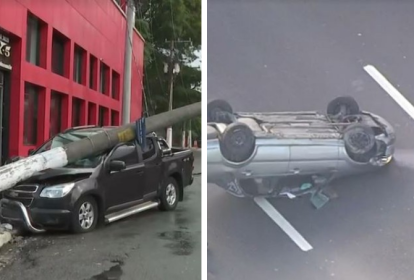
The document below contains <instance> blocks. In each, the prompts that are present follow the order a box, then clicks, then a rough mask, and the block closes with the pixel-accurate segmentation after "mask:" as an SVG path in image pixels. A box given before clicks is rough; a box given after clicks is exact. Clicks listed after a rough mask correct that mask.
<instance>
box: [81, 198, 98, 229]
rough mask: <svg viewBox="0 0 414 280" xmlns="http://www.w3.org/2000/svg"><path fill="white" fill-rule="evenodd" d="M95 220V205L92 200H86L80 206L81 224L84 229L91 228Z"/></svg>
mask: <svg viewBox="0 0 414 280" xmlns="http://www.w3.org/2000/svg"><path fill="white" fill-rule="evenodd" d="M94 220H95V215H94V212H93V207H92V204H91V203H90V202H84V203H83V204H82V205H81V207H80V208H79V225H80V226H81V227H82V228H83V229H89V228H90V227H91V226H92V224H93V221H94Z"/></svg>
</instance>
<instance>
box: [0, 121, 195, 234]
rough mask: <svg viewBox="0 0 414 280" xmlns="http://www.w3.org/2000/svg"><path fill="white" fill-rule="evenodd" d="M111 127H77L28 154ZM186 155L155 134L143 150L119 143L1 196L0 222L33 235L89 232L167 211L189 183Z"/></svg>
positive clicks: (189, 158) (187, 152)
mask: <svg viewBox="0 0 414 280" xmlns="http://www.w3.org/2000/svg"><path fill="white" fill-rule="evenodd" d="M110 128H112V127H90V126H87V127H76V128H71V129H69V130H66V131H65V132H63V133H60V134H58V135H56V136H55V137H53V138H52V139H50V140H49V141H47V142H46V143H44V144H43V145H42V146H41V147H39V148H38V149H37V150H35V151H32V152H31V154H38V153H41V152H44V151H46V150H49V149H51V148H55V147H61V146H63V145H65V144H67V143H69V142H72V141H76V140H79V139H81V138H84V137H88V136H90V135H92V134H95V133H98V132H102V131H104V130H106V129H110ZM193 162H194V157H193V154H192V152H191V151H190V150H180V149H171V148H170V147H169V146H168V144H167V143H166V141H165V140H164V139H162V138H158V137H157V136H156V135H155V134H154V135H148V136H147V138H146V145H145V147H143V148H142V147H141V146H140V145H139V144H138V143H137V142H136V141H132V142H129V143H121V144H119V145H117V146H115V147H114V148H113V149H111V150H108V151H105V152H103V153H101V154H98V155H95V156H93V157H89V158H85V159H82V160H79V161H77V162H74V163H71V164H69V165H67V166H65V167H64V168H57V169H48V170H45V171H43V172H39V173H37V174H35V175H34V176H32V177H31V178H29V179H28V180H26V181H24V182H21V183H19V184H18V185H17V186H15V187H13V188H11V189H9V190H6V191H4V192H3V198H2V200H1V201H0V206H1V207H0V209H1V213H0V215H1V218H2V219H4V220H6V221H8V222H9V223H11V224H15V225H17V226H21V225H23V226H24V228H25V229H26V230H29V231H31V232H43V231H45V230H69V229H70V230H72V231H73V232H75V233H83V232H89V231H92V230H93V229H94V228H95V227H96V226H97V225H98V224H104V223H111V222H114V221H117V220H119V219H122V218H125V217H127V216H130V215H133V214H136V213H138V212H142V211H145V210H148V209H151V208H155V207H158V208H159V209H160V210H164V211H171V210H174V209H175V208H176V207H177V203H178V201H182V200H183V192H184V188H185V187H186V186H188V185H191V184H192V182H193Z"/></svg>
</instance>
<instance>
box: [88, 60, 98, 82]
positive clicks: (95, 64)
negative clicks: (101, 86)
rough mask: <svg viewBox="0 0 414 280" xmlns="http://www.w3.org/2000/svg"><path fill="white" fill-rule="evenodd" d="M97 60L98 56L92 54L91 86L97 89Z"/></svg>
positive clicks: (90, 66)
mask: <svg viewBox="0 0 414 280" xmlns="http://www.w3.org/2000/svg"><path fill="white" fill-rule="evenodd" d="M97 63H98V62H97V60H96V57H94V56H92V55H91V56H90V62H89V88H90V89H93V90H96V83H95V82H96V78H97V75H96V67H97Z"/></svg>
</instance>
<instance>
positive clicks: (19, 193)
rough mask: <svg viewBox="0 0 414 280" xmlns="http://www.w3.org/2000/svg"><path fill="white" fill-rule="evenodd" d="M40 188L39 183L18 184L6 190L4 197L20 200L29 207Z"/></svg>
mask: <svg viewBox="0 0 414 280" xmlns="http://www.w3.org/2000/svg"><path fill="white" fill-rule="evenodd" d="M38 189H39V186H38V185H18V186H15V187H13V188H12V189H11V190H7V191H5V192H4V197H5V198H7V199H11V200H15V201H19V202H21V203H23V205H24V206H26V207H29V206H30V205H31V204H32V202H33V196H34V194H35V193H36V191H37V190H38Z"/></svg>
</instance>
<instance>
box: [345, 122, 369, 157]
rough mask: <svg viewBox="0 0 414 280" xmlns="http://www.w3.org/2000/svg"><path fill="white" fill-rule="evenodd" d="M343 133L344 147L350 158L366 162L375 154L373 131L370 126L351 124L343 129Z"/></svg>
mask: <svg viewBox="0 0 414 280" xmlns="http://www.w3.org/2000/svg"><path fill="white" fill-rule="evenodd" d="M343 135H344V136H343V139H344V143H345V149H346V151H347V153H348V155H349V157H350V158H351V159H353V160H355V161H357V162H361V163H366V162H369V161H370V159H371V158H372V157H373V156H374V155H375V152H376V141H375V133H374V131H373V129H372V128H371V127H369V126H367V125H364V124H360V123H356V124H352V125H350V126H348V127H347V128H346V129H345V130H344V132H343Z"/></svg>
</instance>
